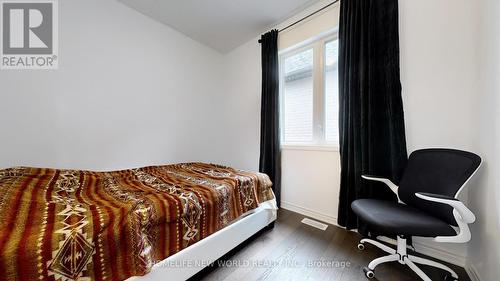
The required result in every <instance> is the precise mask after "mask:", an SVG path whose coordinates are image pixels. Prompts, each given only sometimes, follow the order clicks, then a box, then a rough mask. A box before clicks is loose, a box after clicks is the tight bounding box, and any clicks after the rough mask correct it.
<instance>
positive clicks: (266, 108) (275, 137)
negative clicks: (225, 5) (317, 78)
mask: <svg viewBox="0 0 500 281" xmlns="http://www.w3.org/2000/svg"><path fill="white" fill-rule="evenodd" d="M260 43H261V47H262V101H261V103H262V104H261V115H260V117H261V119H260V123H261V125H260V161H259V162H260V163H259V171H260V172H262V173H266V174H267V175H268V176H269V177H270V178H271V180H272V182H273V191H274V194H275V195H276V201H277V202H278V206H280V199H281V150H280V128H279V124H280V122H279V62H278V31H277V30H272V31H270V32H268V33H266V34H264V35H262V38H261V40H260Z"/></svg>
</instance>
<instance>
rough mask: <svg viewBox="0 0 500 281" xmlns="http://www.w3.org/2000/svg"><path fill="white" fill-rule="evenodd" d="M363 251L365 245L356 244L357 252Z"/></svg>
mask: <svg viewBox="0 0 500 281" xmlns="http://www.w3.org/2000/svg"><path fill="white" fill-rule="evenodd" d="M364 249H365V244H363V243H359V244H358V250H360V251H363V250H364Z"/></svg>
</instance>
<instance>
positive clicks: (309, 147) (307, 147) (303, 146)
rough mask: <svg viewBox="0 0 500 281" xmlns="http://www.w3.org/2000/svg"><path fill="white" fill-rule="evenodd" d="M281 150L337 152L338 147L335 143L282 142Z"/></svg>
mask: <svg viewBox="0 0 500 281" xmlns="http://www.w3.org/2000/svg"><path fill="white" fill-rule="evenodd" d="M281 150H303V151H330V152H339V147H338V146H336V145H309V144H283V145H282V146H281Z"/></svg>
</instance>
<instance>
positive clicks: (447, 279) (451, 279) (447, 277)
mask: <svg viewBox="0 0 500 281" xmlns="http://www.w3.org/2000/svg"><path fill="white" fill-rule="evenodd" d="M444 281H458V278H455V277H453V276H451V274H446V275H445V276H444Z"/></svg>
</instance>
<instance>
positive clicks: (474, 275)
mask: <svg viewBox="0 0 500 281" xmlns="http://www.w3.org/2000/svg"><path fill="white" fill-rule="evenodd" d="M465 271H466V272H467V274H468V275H469V277H470V280H472V281H482V279H481V278H480V277H479V271H477V269H476V267H475V266H474V265H473V264H472V263H470V262H467V264H466V265H465Z"/></svg>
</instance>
